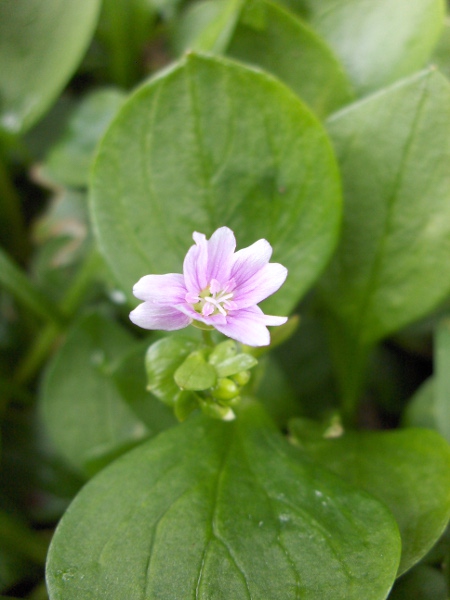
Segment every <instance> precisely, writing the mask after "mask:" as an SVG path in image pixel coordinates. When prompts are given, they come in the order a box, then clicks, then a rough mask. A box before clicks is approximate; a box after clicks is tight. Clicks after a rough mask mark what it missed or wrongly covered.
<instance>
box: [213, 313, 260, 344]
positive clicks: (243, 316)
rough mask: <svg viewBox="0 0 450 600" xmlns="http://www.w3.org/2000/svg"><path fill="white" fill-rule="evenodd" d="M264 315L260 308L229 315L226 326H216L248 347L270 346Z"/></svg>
mask: <svg viewBox="0 0 450 600" xmlns="http://www.w3.org/2000/svg"><path fill="white" fill-rule="evenodd" d="M265 317H266V315H264V313H263V312H262V310H261V309H260V308H259V307H258V306H252V307H250V308H244V309H242V310H237V311H236V312H233V313H229V314H228V316H227V323H226V324H225V325H220V324H219V325H215V328H216V329H217V330H218V331H220V332H221V333H223V334H224V335H226V336H228V337H230V338H232V339H233V340H236V341H238V342H241V343H242V344H247V345H248V346H268V345H269V344H270V333H269V330H268V329H267V327H266V325H268V323H266V322H265Z"/></svg>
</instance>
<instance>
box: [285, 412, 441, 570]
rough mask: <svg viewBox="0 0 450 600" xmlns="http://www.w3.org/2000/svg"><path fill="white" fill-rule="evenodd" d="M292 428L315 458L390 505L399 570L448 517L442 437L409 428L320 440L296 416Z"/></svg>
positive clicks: (419, 553)
mask: <svg viewBox="0 0 450 600" xmlns="http://www.w3.org/2000/svg"><path fill="white" fill-rule="evenodd" d="M305 427H306V431H305ZM292 428H293V433H294V435H295V436H296V439H298V441H299V443H300V444H301V445H302V446H303V447H304V448H305V449H306V450H307V451H308V452H309V453H310V454H311V456H312V457H313V458H314V460H317V461H318V462H319V463H320V464H322V465H324V466H326V467H328V468H329V469H331V470H332V471H334V472H335V473H337V474H338V475H340V476H341V477H342V478H343V479H345V480H346V481H348V482H349V483H352V484H353V485H355V486H359V487H361V488H362V489H364V490H366V491H367V492H370V493H371V494H372V495H373V496H375V498H378V499H379V500H381V501H382V502H384V503H385V504H386V506H388V507H389V508H390V509H391V511H392V513H393V515H394V516H395V518H396V520H397V523H398V526H399V529H400V534H401V536H402V559H401V562H400V567H399V574H401V573H403V572H404V571H406V570H407V569H409V568H410V567H411V566H412V565H413V564H414V563H416V562H417V561H418V560H420V559H421V558H422V557H423V556H424V555H425V554H426V553H427V552H428V550H429V549H430V548H431V547H432V546H433V545H434V544H435V543H436V541H437V540H438V539H439V537H440V536H441V534H442V532H443V531H444V529H445V527H446V525H447V522H448V519H449V516H450V447H449V446H448V444H447V442H445V440H443V439H442V438H441V436H439V435H438V434H436V433H435V432H432V431H426V430H421V429H409V430H405V431H395V432H383V433H380V432H377V433H375V432H368V431H367V432H358V433H356V432H350V431H349V432H347V433H345V434H344V435H343V436H342V437H340V438H337V439H323V438H320V437H318V436H317V437H313V436H311V435H310V434H309V433H308V430H309V429H310V426H308V425H305V423H304V422H303V423H302V421H300V420H298V421H293V422H292Z"/></svg>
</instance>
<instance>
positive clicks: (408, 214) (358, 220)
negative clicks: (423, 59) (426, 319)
mask: <svg viewBox="0 0 450 600" xmlns="http://www.w3.org/2000/svg"><path fill="white" fill-rule="evenodd" d="M329 131H330V134H331V136H332V139H333V141H334V144H335V148H336V150H337V154H338V159H339V161H340V165H341V169H342V175H343V182H344V223H343V231H342V238H341V243H340V246H339V248H338V251H337V254H336V256H335V259H334V261H333V263H332V265H331V268H330V269H329V271H328V273H327V276H326V278H325V279H324V281H323V290H324V292H325V293H324V301H325V302H326V303H327V305H328V307H329V309H330V310H331V311H332V313H334V314H335V315H337V316H338V317H339V319H340V320H341V321H342V322H343V324H344V325H345V327H346V328H347V330H348V331H349V332H350V333H351V335H352V336H353V337H354V338H357V339H358V340H360V342H361V343H362V344H371V343H374V342H376V341H377V340H379V339H381V338H383V337H384V336H386V335H388V334H390V333H393V332H394V331H396V330H398V329H400V328H401V327H403V326H404V325H407V324H408V323H410V322H412V321H413V320H415V319H418V318H419V317H421V316H423V315H425V314H426V313H427V312H429V311H430V310H432V309H433V308H434V307H435V306H436V305H437V304H438V303H439V302H440V301H442V300H443V299H444V298H445V297H446V296H447V295H448V294H449V291H450V262H449V260H448V257H449V254H450V170H449V168H448V165H449V161H450V86H449V84H448V82H447V80H446V79H444V77H442V76H441V75H440V74H439V73H437V72H434V71H428V72H425V73H422V74H420V75H418V76H415V77H414V78H411V79H409V80H406V81H404V82H402V83H401V84H399V85H396V86H394V87H392V88H390V89H388V90H386V91H383V92H381V93H379V94H376V95H374V96H372V97H371V98H368V99H367V100H365V101H361V102H359V103H357V104H355V105H353V106H351V107H350V108H348V109H346V110H344V111H342V112H341V113H338V114H337V115H336V116H335V117H333V118H331V119H330V121H329Z"/></svg>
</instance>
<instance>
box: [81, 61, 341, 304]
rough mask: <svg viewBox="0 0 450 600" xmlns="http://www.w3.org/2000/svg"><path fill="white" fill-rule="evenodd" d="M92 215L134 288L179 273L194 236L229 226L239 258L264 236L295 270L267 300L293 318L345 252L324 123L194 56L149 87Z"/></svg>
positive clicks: (237, 68)
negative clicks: (339, 247)
mask: <svg viewBox="0 0 450 600" xmlns="http://www.w3.org/2000/svg"><path fill="white" fill-rule="evenodd" d="M91 196H92V198H91V199H92V212H93V218H94V221H95V225H96V229H97V233H98V237H99V241H100V244H101V247H102V249H103V252H104V254H105V257H106V259H107V261H108V263H109V264H110V266H111V268H112V270H113V271H114V272H115V274H116V276H117V278H118V280H119V282H120V283H121V285H122V286H123V289H124V290H125V291H126V292H128V293H130V291H131V289H132V286H133V284H134V283H135V282H136V281H137V280H138V279H139V278H140V277H142V276H143V275H145V274H147V273H165V272H166V273H167V272H175V273H176V272H180V271H181V269H182V261H183V258H184V256H185V254H186V251H187V249H188V248H189V246H190V245H191V244H192V233H193V231H200V232H203V233H205V234H207V235H208V236H209V235H211V233H212V232H213V231H214V229H215V228H217V227H219V226H222V225H228V226H229V227H231V228H232V229H233V230H234V231H235V233H236V237H237V240H238V245H239V246H240V247H243V246H246V245H249V244H251V243H253V242H254V241H256V240H257V239H260V238H263V237H265V238H266V239H267V240H269V242H270V243H271V244H272V245H273V248H274V255H273V259H274V260H275V261H277V262H281V263H283V264H284V265H286V266H287V267H288V269H289V277H288V279H287V282H286V284H285V285H284V286H283V288H282V289H281V290H280V292H278V293H277V294H275V295H274V296H273V297H272V298H271V299H269V301H268V305H267V306H268V307H269V308H270V310H271V311H274V312H279V313H280V314H281V313H285V312H288V311H289V310H291V309H292V308H293V306H294V305H295V304H296V302H297V301H298V299H299V297H300V296H301V295H302V294H303V293H304V292H305V291H306V290H307V288H308V287H309V286H310V285H311V284H312V282H313V280H314V279H315V278H316V277H317V276H318V274H319V272H320V271H321V270H322V268H323V267H324V265H325V263H326V261H327V259H328V257H329V256H330V253H331V251H332V249H333V247H334V244H335V240H336V235H337V229H338V225H339V218H340V216H339V215H340V190H339V181H338V175H337V170H336V165H335V162H334V157H333V154H332V151H331V148H330V146H329V143H328V140H327V137H326V134H325V132H324V131H323V129H322V128H321V126H320V124H319V123H318V122H317V120H316V119H315V118H314V117H313V116H312V115H311V113H310V112H309V111H308V110H307V109H306V108H305V107H304V106H303V105H302V104H301V103H300V101H299V100H298V99H297V97H296V96H295V95H294V94H293V93H292V92H290V91H289V90H288V89H287V88H285V87H284V86H283V85H282V84H281V83H279V82H277V81H276V80H273V79H272V78H270V77H269V76H268V75H266V74H264V73H260V72H257V71H255V70H254V69H249V68H246V67H244V66H241V65H239V64H237V63H233V62H230V61H228V60H224V59H220V58H207V57H203V56H198V55H194V54H190V55H187V56H186V57H185V58H183V60H182V61H181V62H180V63H178V64H177V65H175V66H174V67H173V68H171V69H169V70H168V71H165V72H164V73H163V74H162V75H160V76H159V77H157V78H156V79H154V80H153V81H151V82H149V83H148V84H145V85H144V86H143V87H141V88H140V89H139V90H138V91H137V92H136V93H135V94H134V95H133V96H132V97H131V98H130V100H129V101H128V102H126V104H125V105H124V106H123V108H122V110H121V111H120V112H119V115H118V116H117V118H116V119H115V120H114V122H113V124H112V126H111V127H110V129H109V130H108V132H107V133H106V135H105V137H104V138H103V141H102V143H101V145H100V149H99V154H98V157H97V161H96V164H95V166H94V173H93V186H92V194H91Z"/></svg>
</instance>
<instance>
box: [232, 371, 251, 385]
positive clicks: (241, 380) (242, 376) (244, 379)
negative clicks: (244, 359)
mask: <svg viewBox="0 0 450 600" xmlns="http://www.w3.org/2000/svg"><path fill="white" fill-rule="evenodd" d="M250 376H251V375H250V371H241V372H240V373H236V375H233V376H232V379H233V381H235V382H236V383H237V384H238V386H240V387H243V386H244V385H247V383H248V382H249V381H250Z"/></svg>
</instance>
